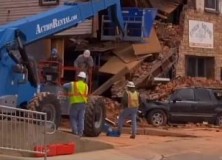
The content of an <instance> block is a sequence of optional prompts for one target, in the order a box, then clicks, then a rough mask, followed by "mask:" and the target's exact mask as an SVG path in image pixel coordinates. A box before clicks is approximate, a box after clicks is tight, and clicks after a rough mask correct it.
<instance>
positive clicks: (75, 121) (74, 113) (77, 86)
mask: <svg viewBox="0 0 222 160" xmlns="http://www.w3.org/2000/svg"><path fill="white" fill-rule="evenodd" d="M77 77H78V80H77V81H76V82H70V83H66V84H64V85H63V86H64V87H65V88H66V89H69V91H70V104H71V108H70V121H71V125H72V131H73V133H74V134H75V135H79V136H80V137H81V136H83V131H84V119H85V109H86V104H87V102H88V85H87V83H86V82H85V80H86V73H85V72H79V74H78V76H77Z"/></svg>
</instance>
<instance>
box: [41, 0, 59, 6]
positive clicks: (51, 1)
mask: <svg viewBox="0 0 222 160" xmlns="http://www.w3.org/2000/svg"><path fill="white" fill-rule="evenodd" d="M39 4H40V5H41V6H48V5H57V4H59V0H39Z"/></svg>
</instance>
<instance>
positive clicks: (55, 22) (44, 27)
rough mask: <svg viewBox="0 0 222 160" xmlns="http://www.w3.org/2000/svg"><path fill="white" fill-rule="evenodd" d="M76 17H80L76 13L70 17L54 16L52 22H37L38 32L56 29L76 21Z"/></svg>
mask: <svg viewBox="0 0 222 160" xmlns="http://www.w3.org/2000/svg"><path fill="white" fill-rule="evenodd" d="M76 19H78V16H77V15H74V16H68V17H65V18H61V19H57V18H54V19H53V20H52V22H51V23H48V24H45V25H40V24H37V26H36V34H41V33H44V32H47V31H49V30H51V29H55V28H57V27H60V26H62V25H65V24H68V23H71V22H73V21H75V20H76Z"/></svg>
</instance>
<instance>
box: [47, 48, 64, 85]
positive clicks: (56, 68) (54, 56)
mask: <svg viewBox="0 0 222 160" xmlns="http://www.w3.org/2000/svg"><path fill="white" fill-rule="evenodd" d="M47 61H49V67H47V68H46V69H45V73H46V75H51V76H52V79H51V80H52V81H56V80H58V78H59V72H61V71H60V69H61V68H60V65H61V63H62V60H61V58H60V57H59V55H58V50H57V49H56V48H53V49H52V51H51V54H50V57H49V58H48V59H47Z"/></svg>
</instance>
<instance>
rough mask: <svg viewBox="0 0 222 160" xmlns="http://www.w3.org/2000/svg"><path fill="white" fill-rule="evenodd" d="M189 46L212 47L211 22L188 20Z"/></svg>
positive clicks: (212, 31) (212, 32) (212, 33)
mask: <svg viewBox="0 0 222 160" xmlns="http://www.w3.org/2000/svg"><path fill="white" fill-rule="evenodd" d="M189 46H190V47H198V48H214V30H213V23H208V22H203V21H195V20H189Z"/></svg>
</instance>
